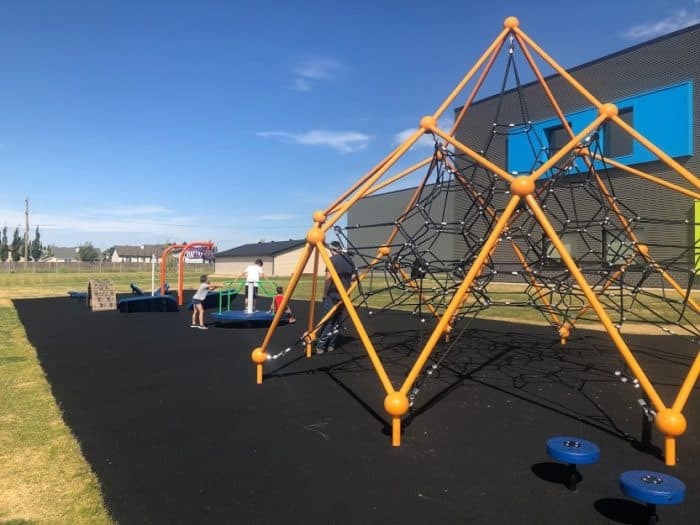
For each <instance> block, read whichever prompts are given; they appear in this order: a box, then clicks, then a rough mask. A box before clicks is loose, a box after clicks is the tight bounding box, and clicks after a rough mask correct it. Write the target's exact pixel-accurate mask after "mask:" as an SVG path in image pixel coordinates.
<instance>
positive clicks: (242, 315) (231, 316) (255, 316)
mask: <svg viewBox="0 0 700 525" xmlns="http://www.w3.org/2000/svg"><path fill="white" fill-rule="evenodd" d="M209 317H210V318H211V319H213V320H214V321H219V322H222V323H225V322H238V321H272V319H274V317H275V314H273V313H271V312H264V311H258V310H256V311H254V312H251V313H248V312H246V311H245V310H229V311H227V312H219V313H213V314H211V315H210V316H209Z"/></svg>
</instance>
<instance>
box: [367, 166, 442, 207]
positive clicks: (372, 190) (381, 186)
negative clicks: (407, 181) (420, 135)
mask: <svg viewBox="0 0 700 525" xmlns="http://www.w3.org/2000/svg"><path fill="white" fill-rule="evenodd" d="M432 160H433V157H428V158H426V159H423V160H422V161H420V162H419V163H417V164H414V165H413V166H411V167H410V168H406V169H405V170H403V171H402V172H401V173H397V174H396V175H394V176H392V177H391V178H390V179H387V180H385V181H384V182H382V183H381V184H378V185H377V186H375V187H373V188H370V189H369V190H367V193H365V195H364V196H365V197H369V196H370V195H372V194H374V193H377V192H378V191H379V190H382V189H384V188H386V187H387V186H390V185H391V184H393V183H394V182H396V181H398V180H401V179H403V178H404V177H405V176H407V175H410V174H411V173H413V172H414V171H416V170H419V169H420V168H422V167H424V166H426V165H427V164H430V163H431V162H432Z"/></svg>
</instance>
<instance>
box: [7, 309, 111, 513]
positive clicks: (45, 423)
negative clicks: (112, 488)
mask: <svg viewBox="0 0 700 525" xmlns="http://www.w3.org/2000/svg"><path fill="white" fill-rule="evenodd" d="M0 341H2V342H3V344H2V345H0V523H2V524H9V523H71V524H77V525H82V524H101V523H111V522H112V521H111V519H110V517H109V515H108V513H107V511H106V509H105V507H104V503H103V500H102V496H101V493H100V487H99V483H98V481H97V478H96V477H95V475H94V473H93V472H92V471H91V470H90V467H89V465H88V464H87V463H86V461H85V460H84V459H83V456H82V454H81V451H80V447H79V445H78V443H77V442H76V440H75V437H74V436H73V435H72V434H71V433H70V431H69V429H68V428H67V427H66V425H65V424H64V422H63V420H62V418H61V412H60V409H59V407H58V406H57V405H56V401H55V400H54V398H53V396H52V395H51V391H50V388H49V385H48V383H47V381H46V377H45V376H44V374H43V371H42V369H41V367H40V366H39V363H38V360H37V356H36V351H35V350H34V348H33V347H32V346H31V345H30V344H29V342H28V341H27V337H26V334H25V332H24V328H23V327H22V325H21V323H20V322H19V318H18V317H17V312H16V311H15V309H14V308H13V307H7V306H6V307H0Z"/></svg>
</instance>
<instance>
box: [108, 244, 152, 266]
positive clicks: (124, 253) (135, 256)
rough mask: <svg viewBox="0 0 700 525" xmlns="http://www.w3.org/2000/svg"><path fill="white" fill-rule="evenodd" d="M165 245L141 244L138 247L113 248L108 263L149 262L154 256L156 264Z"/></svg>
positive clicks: (123, 246) (121, 246)
mask: <svg viewBox="0 0 700 525" xmlns="http://www.w3.org/2000/svg"><path fill="white" fill-rule="evenodd" d="M164 249H165V245H163V244H142V245H140V246H125V245H119V246H114V248H113V250H112V256H111V257H110V259H109V260H110V261H112V262H140V263H142V262H151V258H152V257H154V256H155V259H156V262H158V263H159V262H160V257H161V255H163V250H164Z"/></svg>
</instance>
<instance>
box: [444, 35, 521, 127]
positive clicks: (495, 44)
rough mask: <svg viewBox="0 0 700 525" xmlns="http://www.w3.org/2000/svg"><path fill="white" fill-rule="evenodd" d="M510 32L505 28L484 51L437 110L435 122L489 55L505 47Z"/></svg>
mask: <svg viewBox="0 0 700 525" xmlns="http://www.w3.org/2000/svg"><path fill="white" fill-rule="evenodd" d="M510 31H511V29H510V28H509V27H505V28H503V31H501V33H500V34H499V35H498V36H497V37H496V39H495V40H494V41H493V42H492V43H491V45H490V46H489V47H488V48H487V49H486V51H484V53H483V54H482V55H481V57H480V58H479V60H477V61H476V63H475V64H474V65H473V66H472V68H471V69H470V70H469V71H468V72H467V74H466V75H464V78H463V79H462V80H461V81H460V82H459V84H457V87H455V88H454V89H453V90H452V93H450V94H449V95H448V97H447V98H446V99H445V101H444V102H443V103H442V104H440V106H439V107H438V108H437V110H436V111H435V113H434V114H433V117H435V120H437V119H439V118H440V116H441V115H442V114H443V113H444V112H445V110H446V109H447V108H448V106H449V105H450V104H452V102H454V99H455V98H457V96H458V95H459V94H460V93H461V92H462V90H463V89H464V86H466V85H467V84H468V83H469V81H470V80H471V79H472V77H473V76H474V74H475V73H476V72H477V71H478V70H479V68H480V67H481V65H482V64H483V63H484V62H485V61H486V59H487V58H488V57H489V55H491V54H492V53H493V51H494V50H495V49H496V48H500V46H502V45H503V41H504V40H505V38H506V36H508V33H510Z"/></svg>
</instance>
